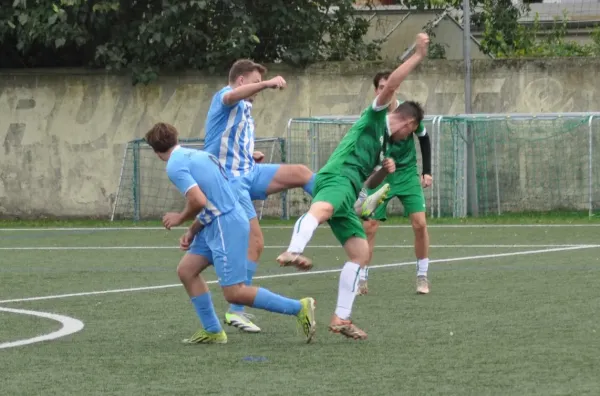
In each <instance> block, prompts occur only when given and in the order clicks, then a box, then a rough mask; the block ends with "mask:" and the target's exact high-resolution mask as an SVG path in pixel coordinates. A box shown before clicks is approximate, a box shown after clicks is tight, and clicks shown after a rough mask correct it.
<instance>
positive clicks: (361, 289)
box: [356, 279, 369, 296]
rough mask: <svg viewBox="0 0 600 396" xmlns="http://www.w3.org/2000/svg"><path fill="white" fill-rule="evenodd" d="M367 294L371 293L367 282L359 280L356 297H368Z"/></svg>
mask: <svg viewBox="0 0 600 396" xmlns="http://www.w3.org/2000/svg"><path fill="white" fill-rule="evenodd" d="M367 293H369V287H368V286H367V280H366V279H364V280H362V279H361V280H359V281H358V288H357V289H356V295H357V296H365V295H367Z"/></svg>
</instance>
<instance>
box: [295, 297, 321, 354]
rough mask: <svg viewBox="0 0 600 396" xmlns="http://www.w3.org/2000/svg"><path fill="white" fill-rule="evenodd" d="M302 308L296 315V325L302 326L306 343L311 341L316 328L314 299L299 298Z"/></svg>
mask: <svg viewBox="0 0 600 396" xmlns="http://www.w3.org/2000/svg"><path fill="white" fill-rule="evenodd" d="M300 302H301V303H302V309H300V312H298V315H296V318H297V319H298V326H300V328H302V332H303V333H304V335H305V336H306V343H309V342H311V341H312V339H313V337H314V336H315V331H316V330H317V321H316V320H315V299H314V298H311V297H306V298H303V299H301V300H300Z"/></svg>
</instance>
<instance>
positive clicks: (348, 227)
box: [312, 173, 367, 246]
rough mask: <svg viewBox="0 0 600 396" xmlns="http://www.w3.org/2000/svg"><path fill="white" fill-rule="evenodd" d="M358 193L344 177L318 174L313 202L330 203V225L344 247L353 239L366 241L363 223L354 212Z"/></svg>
mask: <svg viewBox="0 0 600 396" xmlns="http://www.w3.org/2000/svg"><path fill="white" fill-rule="evenodd" d="M357 196H358V191H356V188H354V186H353V185H352V183H350V180H349V179H348V178H346V177H344V176H340V175H333V174H329V173H324V174H321V173H318V174H317V176H316V178H315V187H314V190H313V200H312V202H313V203H314V202H328V203H330V204H331V205H332V206H333V216H332V217H331V219H329V221H328V223H329V226H330V227H331V231H333V235H335V237H336V238H337V240H338V241H340V243H341V244H342V246H343V245H345V244H346V241H348V239H350V238H352V237H357V238H362V239H366V238H367V236H366V234H365V230H364V229H363V225H362V221H361V220H360V218H359V217H358V215H357V214H356V212H355V211H354V203H355V202H356V199H357Z"/></svg>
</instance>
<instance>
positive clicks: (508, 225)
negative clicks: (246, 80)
mask: <svg viewBox="0 0 600 396" xmlns="http://www.w3.org/2000/svg"><path fill="white" fill-rule="evenodd" d="M293 227H294V225H293V224H289V225H264V226H261V228H262V229H266V230H268V229H273V230H284V229H286V230H287V229H292V228H293ZM568 227H600V223H594V224H431V225H428V226H427V228H568ZM321 228H329V227H328V226H327V225H323V226H321ZM379 228H412V226H411V225H403V224H388V225H385V224H383V225H380V226H379ZM171 229H172V230H186V229H187V227H173V228H171ZM155 230H163V231H166V230H165V228H164V227H151V226H149V227H145V226H140V227H46V228H44V227H39V228H31V227H30V228H17V227H15V228H11V227H4V228H0V232H13V231H14V232H17V231H24V232H34V231H40V232H43V231H155Z"/></svg>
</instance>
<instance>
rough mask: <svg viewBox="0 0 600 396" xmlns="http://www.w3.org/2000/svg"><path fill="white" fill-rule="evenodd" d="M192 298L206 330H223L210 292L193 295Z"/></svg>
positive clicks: (213, 331) (215, 331)
mask: <svg viewBox="0 0 600 396" xmlns="http://www.w3.org/2000/svg"><path fill="white" fill-rule="evenodd" d="M191 300H192V304H194V308H195V309H196V314H198V317H199V318H200V323H202V327H204V330H206V331H208V332H211V333H218V332H220V331H221V330H223V328H222V327H221V323H220V322H219V318H217V314H216V313H215V307H214V306H213V303H212V299H211V298H210V292H209V293H204V294H200V295H199V296H196V297H192V299H191Z"/></svg>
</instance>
